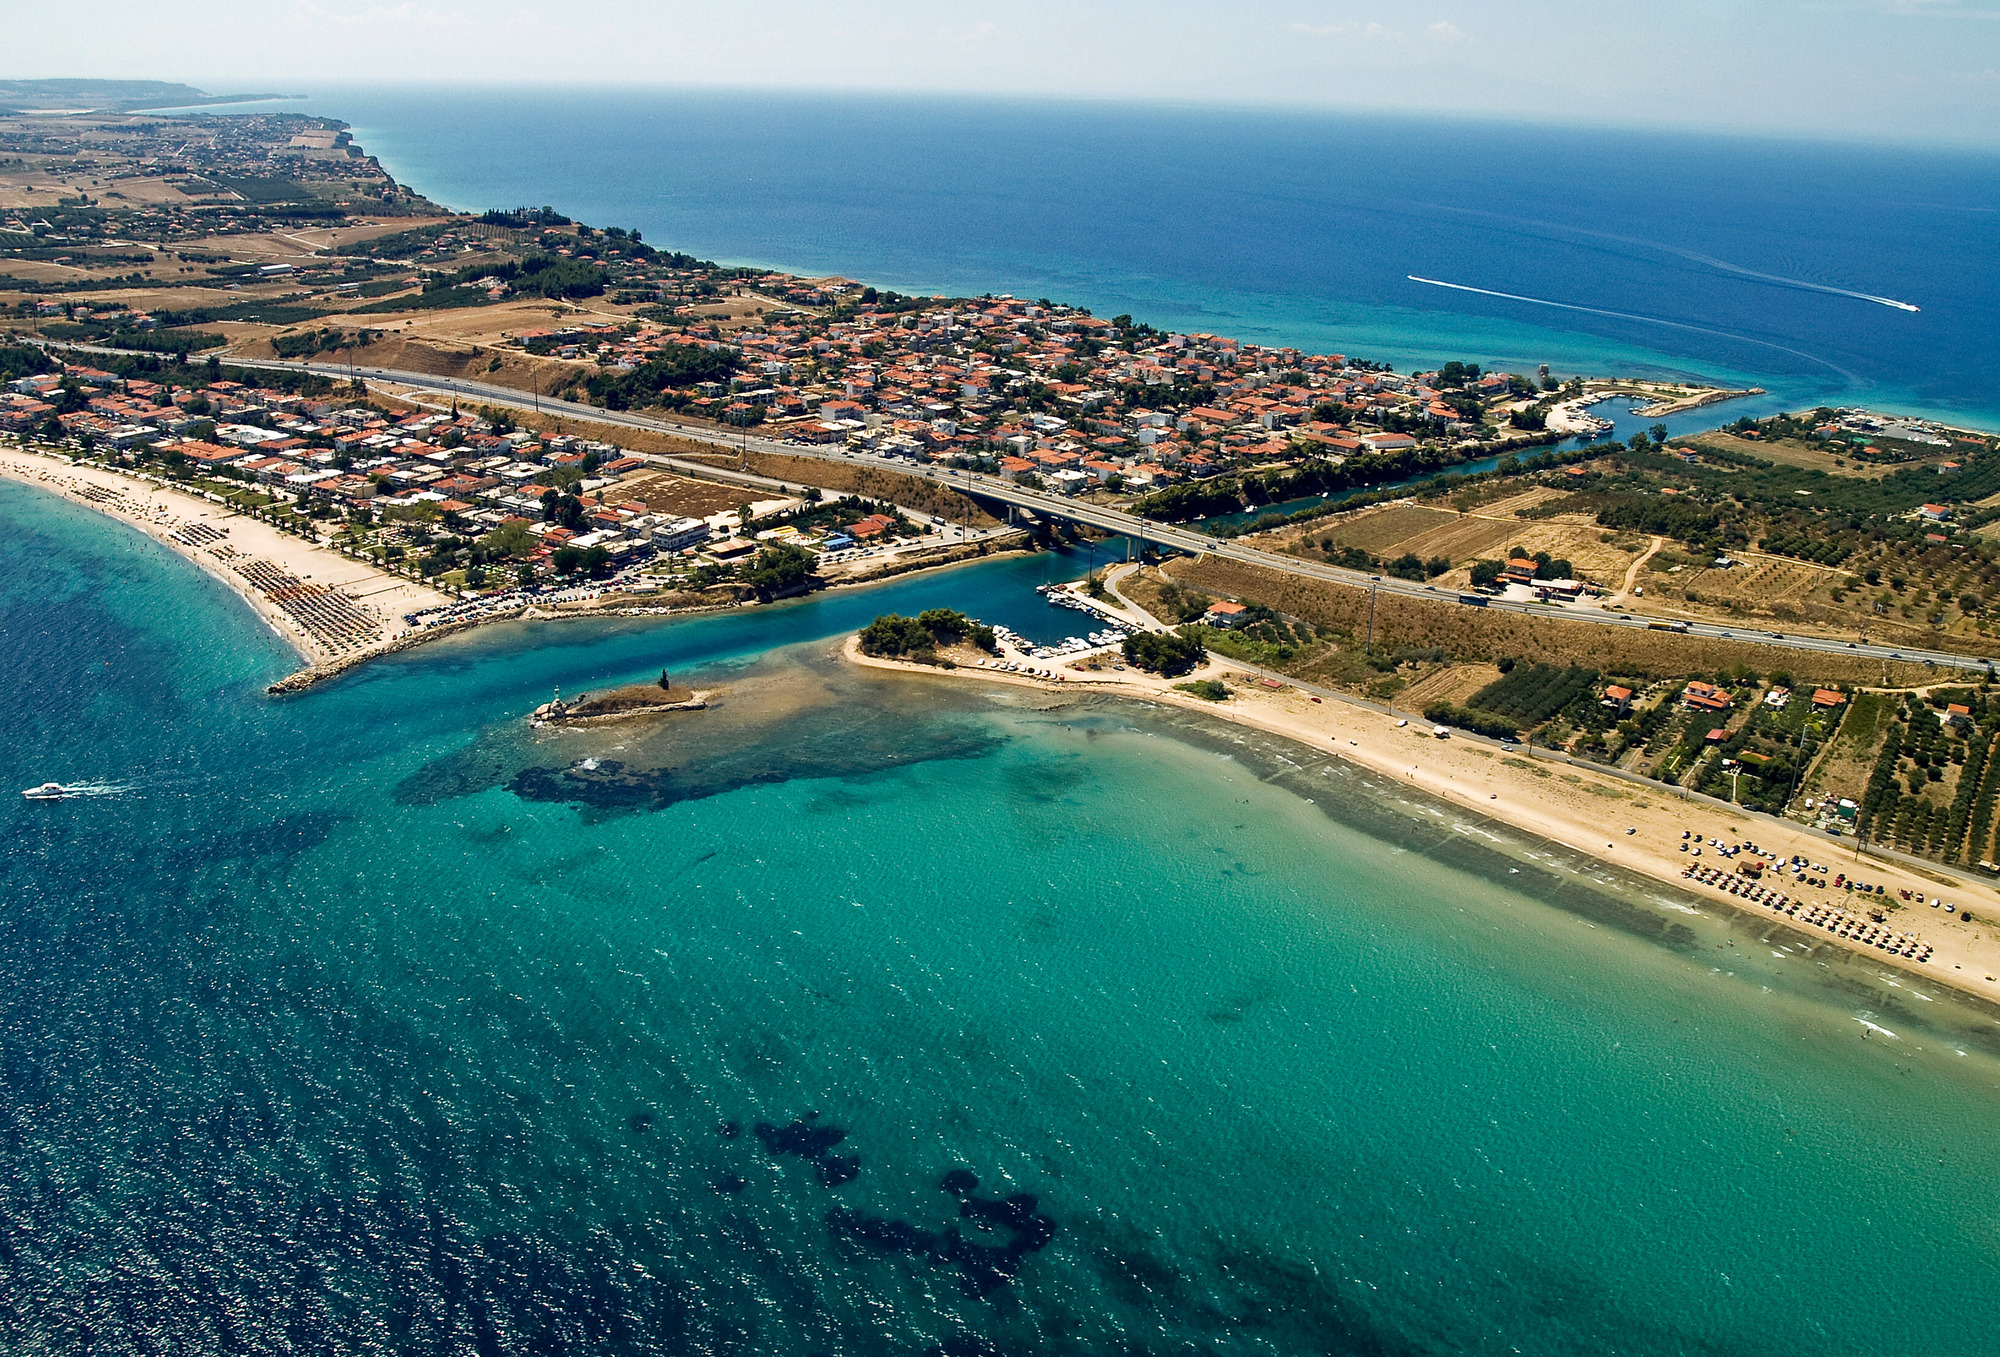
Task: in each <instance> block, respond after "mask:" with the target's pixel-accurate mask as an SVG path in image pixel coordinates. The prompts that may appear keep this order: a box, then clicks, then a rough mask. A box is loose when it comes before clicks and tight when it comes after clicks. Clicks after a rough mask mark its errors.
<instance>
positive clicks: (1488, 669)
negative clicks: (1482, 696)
mask: <svg viewBox="0 0 2000 1357" xmlns="http://www.w3.org/2000/svg"><path fill="white" fill-rule="evenodd" d="M1499 679H1500V670H1499V669H1498V668H1497V667H1495V666H1493V665H1490V664H1454V665H1450V666H1448V667H1446V668H1443V669H1438V670H1434V671H1433V672H1431V673H1428V674H1426V675H1424V676H1423V677H1422V678H1420V679H1418V680H1417V681H1416V682H1415V683H1412V684H1411V685H1410V686H1409V687H1407V688H1405V689H1404V690H1403V691H1402V692H1401V693H1400V694H1398V695H1397V697H1396V701H1397V702H1399V703H1400V704H1402V705H1403V706H1405V707H1408V708H1410V709H1411V710H1413V711H1422V710H1423V709H1424V708H1425V707H1427V706H1429V705H1430V704H1431V703H1433V702H1451V703H1455V704H1461V705H1462V704H1463V703H1464V702H1465V699H1467V698H1468V697H1471V696H1472V695H1473V694H1474V693H1476V692H1478V691H1479V690H1480V689H1481V688H1484V687H1485V686H1486V685H1487V684H1489V683H1495V682H1498V681H1499Z"/></svg>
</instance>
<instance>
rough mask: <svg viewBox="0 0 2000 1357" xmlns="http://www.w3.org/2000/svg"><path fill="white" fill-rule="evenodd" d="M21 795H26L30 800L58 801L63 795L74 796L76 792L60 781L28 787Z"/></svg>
mask: <svg viewBox="0 0 2000 1357" xmlns="http://www.w3.org/2000/svg"><path fill="white" fill-rule="evenodd" d="M21 795H23V796H25V797H27V798H28V799H29V800H30V801H60V800H62V799H63V798H64V797H65V796H74V795H76V793H75V792H72V791H71V790H70V789H69V788H67V787H65V786H63V785H62V783H60V782H44V783H43V784H42V785H41V786H39V787H30V788H28V790H26V791H25V792H22V793H21Z"/></svg>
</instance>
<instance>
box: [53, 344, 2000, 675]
mask: <svg viewBox="0 0 2000 1357" xmlns="http://www.w3.org/2000/svg"><path fill="white" fill-rule="evenodd" d="M62 347H70V346H62ZM73 347H75V348H77V349H80V350H85V351H95V352H106V353H111V352H117V350H109V349H104V350H93V349H91V348H90V346H85V345H76V346H73ZM228 362H229V363H230V365H231V366H234V367H245V368H264V369H276V370H282V371H292V372H299V371H304V372H313V373H317V374H319V375H321V376H326V377H335V378H341V377H358V378H361V379H363V380H373V381H382V382H393V383H396V384H399V385H403V386H413V387H420V388H423V389H427V390H433V391H437V392H439V393H449V394H451V395H453V396H455V397H457V398H459V399H461V400H470V401H473V402H479V403H484V404H487V405H495V406H506V407H509V408H512V409H521V410H527V409H534V410H537V411H539V412H540V413H543V414H557V415H563V416H567V417H571V418H575V419H577V420H582V421H588V422H590V423H594V424H608V425H614V426H620V427H624V428H631V429H643V430H646V431H648V432H652V433H664V434H671V435H673V436H675V437H678V438H685V439H688V440H690V441H692V442H698V443H708V444H711V445H713V446H715V447H717V448H720V449H723V450H727V451H737V450H748V451H751V452H767V453H776V454H779V455H782V456H787V457H816V458H819V459H821V460H824V461H829V462H845V463H847V464H849V465H853V464H856V463H860V464H863V465H869V466H877V467H880V468H882V469H884V470H889V471H895V472H897V473H899V474H901V475H905V476H915V477H920V478H923V479H926V480H930V481H934V482H936V483H938V484H940V485H945V486H949V487H950V488H952V489H956V490H960V491H963V492H964V493H966V494H970V495H976V496H977V497H979V498H980V499H983V500H989V501H993V502H997V503H1001V504H1009V505H1012V506H1014V507H1015V508H1017V509H1024V510H1027V511H1028V512H1030V513H1033V514H1036V515H1039V516H1043V517H1049V518H1061V519H1066V520H1068V521H1070V522H1073V523H1081V524H1084V525H1087V526H1089V527H1093V528H1098V529H1101V530H1103V531H1105V532H1108V533H1112V534H1114V535H1122V536H1126V537H1130V538H1132V539H1134V540H1136V541H1141V542H1149V543H1152V544H1154V545H1156V546H1164V547H1172V548H1175V549H1178V550H1181V551H1188V552H1201V553H1205V554H1207V555H1210V556H1214V557H1217V558H1218V559H1221V560H1225V561H1235V562H1238V563H1240V564H1243V565H1250V566H1258V567H1261V568H1263V569H1266V570H1276V571H1281V572H1283V573H1285V574H1289V575H1298V576H1303V577H1304V578H1307V579H1315V580H1324V581H1326V582H1327V583H1330V584H1339V585H1345V586H1347V587H1349V588H1356V589H1374V590H1378V591H1380V592H1381V593H1384V594H1388V595H1391V596H1398V597H1407V598H1422V599H1429V600H1431V601H1432V602H1446V603H1454V601H1455V600H1456V599H1457V597H1458V596H1457V594H1456V593H1455V592H1451V591H1446V590H1441V589H1439V588H1437V587H1436V586H1435V585H1429V584H1421V583H1417V582H1415V581H1411V580H1401V579H1395V578H1391V577H1388V576H1376V575H1371V574H1368V573H1366V572H1364V571H1358V570H1346V569H1342V568H1341V567H1339V566H1333V565H1327V564H1325V563H1323V562H1318V561H1307V560H1302V559H1300V558H1298V557H1295V556H1285V555H1280V554H1278V553H1276V552H1269V551H1262V550H1259V549H1258V548H1256V547H1252V546H1247V545H1245V544H1243V543H1240V542H1237V541H1234V540H1232V539H1229V538H1217V537H1211V536H1209V535H1208V534H1206V533H1203V532H1199V531H1196V530H1194V529H1190V528H1186V527H1176V526H1174V525H1171V524H1165V523H1156V522H1151V521H1149V520H1146V519H1143V518H1139V517H1136V516H1134V515H1132V514H1128V513H1125V512H1123V511H1122V510H1118V509H1110V508H1105V507H1103V506H1101V505H1095V504H1085V503H1079V502H1077V501H1075V500H1071V499H1067V498H1065V497H1063V496H1061V495H1051V494H1048V493H1046V492H1044V491H1040V490H1032V489H1029V488H1028V487H1026V486H1022V485H1016V484H1014V483H1013V482H1012V481H1007V480H1003V479H1001V478H1000V477H997V476H987V475H982V474H980V473H978V472H972V471H963V470H954V469H952V468H949V467H940V466H932V465H928V464H925V463H921V462H906V461H902V460H900V459H898V458H887V457H876V456H874V455H872V454H866V453H855V452H851V451H848V450H846V449H838V450H831V449H829V448H828V447H826V446H824V445H820V444H807V443H790V442H785V441H782V440H779V439H775V438H765V437H760V436H758V435H755V434H750V433H747V432H746V433H742V434H732V433H723V432H719V431H717V430H715V429H712V428H707V427H703V426H698V425H692V424H684V423H681V422H679V421H677V420H672V419H654V418H649V417H647V416H643V415H635V414H632V413H631V412H629V411H622V410H603V409H599V408H598V407H597V406H594V405H584V404H580V403H578V402H574V401H559V400H553V399H549V398H547V397H541V398H536V397H532V396H529V395H525V394H523V393H522V392H520V391H516V390H514V389H513V388H512V387H504V386H492V385H488V384H487V383H484V382H468V381H459V380H456V379H451V378H438V377H434V376H431V375H429V374H427V373H422V372H401V371H396V370H394V369H390V368H373V367H359V366H352V367H351V366H347V365H344V364H333V363H310V362H280V361H272V360H266V359H246V358H231V359H229V360H228ZM660 460H662V461H665V460H667V459H660ZM1455 606H1470V605H1458V604H1455ZM1485 607H1486V608H1487V609H1488V610H1490V611H1493V612H1513V613H1523V614H1529V615H1535V616H1545V617H1562V618H1566V619H1568V620H1570V621H1576V622H1588V623H1592V624H1595V625H1599V626H1608V627H1621V628H1627V629H1629V628H1634V627H1639V628H1643V627H1645V626H1646V624H1647V622H1648V621H1649V620H1657V619H1647V618H1644V617H1638V616H1634V615H1633V614H1630V613H1626V612H1619V611H1612V610H1608V609H1604V608H1597V607H1592V606H1589V605H1567V606H1566V605H1562V604H1553V603H1533V602H1517V601H1513V600H1507V599H1498V598H1495V599H1489V600H1488V601H1487V603H1486V604H1485ZM1680 634H1682V635H1687V636H1700V637H1709V638H1715V639H1721V640H1733V641H1748V642H1754V643H1756V644H1758V645H1765V646H1772V647H1775V648H1779V649H1784V650H1794V651H1802V652H1807V653H1824V654H1837V655H1847V656H1851V657H1852V656H1860V657H1865V658H1869V659H1879V660H1908V661H1913V662H1918V663H1923V664H1929V665H1934V666H1937V667H1939V668H1945V669H1960V670H1971V671H1974V672H1982V671H1984V670H1987V669H1989V668H1991V667H1992V666H1991V661H1990V660H1988V659H1986V658H1983V657H1973V656H1966V655H1953V654H1950V653H1948V652H1945V651H1938V650H1916V649H1911V648H1909V647H1895V646H1884V645H1874V644H1869V643H1866V642H1862V641H1859V640H1857V641H1851V642H1850V641H1844V640H1840V639H1838V638H1834V637H1825V636H1802V635H1794V634H1791V633H1784V634H1779V633H1777V632H1774V631H1770V630H1766V629H1758V628H1752V627H1742V626H1727V627H1726V626H1722V625H1720V624H1718V623H1710V622H1691V623H1689V624H1688V625H1687V629H1686V631H1685V632H1682V633H1680Z"/></svg>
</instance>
